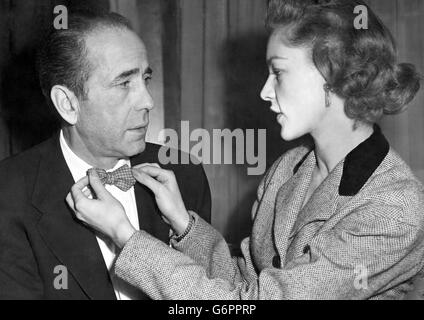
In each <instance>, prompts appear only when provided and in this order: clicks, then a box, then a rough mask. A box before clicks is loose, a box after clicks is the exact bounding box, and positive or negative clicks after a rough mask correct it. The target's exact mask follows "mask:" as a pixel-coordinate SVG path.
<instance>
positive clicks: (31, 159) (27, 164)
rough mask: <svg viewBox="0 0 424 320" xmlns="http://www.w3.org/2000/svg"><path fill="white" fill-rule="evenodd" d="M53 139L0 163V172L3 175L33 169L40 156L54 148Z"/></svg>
mask: <svg viewBox="0 0 424 320" xmlns="http://www.w3.org/2000/svg"><path fill="white" fill-rule="evenodd" d="M54 139H55V138H54V137H52V138H50V139H47V140H45V141H43V142H41V143H39V144H37V145H35V146H33V147H31V148H29V149H27V150H25V151H22V152H20V153H18V154H15V155H12V156H10V157H8V158H6V159H4V160H2V161H0V172H1V173H2V174H3V173H14V172H16V171H22V170H28V169H29V170H30V169H34V167H35V165H36V164H37V163H38V162H39V160H40V158H41V156H42V155H43V154H45V153H48V152H50V151H51V150H50V149H52V147H53V146H54ZM49 150H50V151H49Z"/></svg>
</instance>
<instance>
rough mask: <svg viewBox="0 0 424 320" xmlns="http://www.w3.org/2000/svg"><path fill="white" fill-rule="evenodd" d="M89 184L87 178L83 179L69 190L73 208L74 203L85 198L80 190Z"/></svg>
mask: <svg viewBox="0 0 424 320" xmlns="http://www.w3.org/2000/svg"><path fill="white" fill-rule="evenodd" d="M88 184H89V180H88V177H84V178H82V179H80V180H78V181H77V183H75V184H74V185H73V186H72V188H71V196H72V200H73V206H75V203H77V202H79V201H81V200H82V199H84V198H85V196H84V194H83V192H82V190H83V189H84V188H85V187H87V186H88Z"/></svg>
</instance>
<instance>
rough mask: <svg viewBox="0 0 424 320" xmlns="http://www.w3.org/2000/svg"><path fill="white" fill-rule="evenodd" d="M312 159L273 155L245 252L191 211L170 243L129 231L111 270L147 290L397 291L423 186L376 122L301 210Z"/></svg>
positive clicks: (225, 293)
mask: <svg viewBox="0 0 424 320" xmlns="http://www.w3.org/2000/svg"><path fill="white" fill-rule="evenodd" d="M315 161H316V159H315V154H314V152H313V151H312V150H311V149H308V148H306V147H299V148H296V149H294V150H292V151H289V152H287V153H286V154H285V155H283V156H282V157H281V158H280V159H279V160H278V161H276V162H275V163H274V165H273V166H272V168H271V169H270V170H269V171H268V173H267V175H266V176H265V178H264V179H263V181H262V182H261V184H260V186H259V189H258V194H257V201H256V202H255V204H254V206H253V209H252V214H253V219H254V223H253V229H252V232H251V236H250V237H249V238H246V239H245V240H243V242H242V244H241V249H242V253H243V255H242V257H238V258H236V257H233V258H232V257H231V256H230V251H229V249H228V245H227V244H226V242H225V240H224V239H223V238H222V236H221V235H220V234H219V233H218V232H217V231H216V230H215V229H214V228H212V227H211V226H210V225H208V224H207V223H206V222H204V221H203V220H202V219H201V218H200V217H199V216H198V215H196V214H195V213H192V215H193V217H194V218H195V223H194V226H193V227H192V229H191V231H190V232H189V234H188V235H187V236H186V237H185V238H184V239H183V240H181V241H180V242H178V243H177V242H176V241H175V240H171V245H172V246H173V247H174V248H175V249H172V248H170V247H168V246H166V245H165V244H164V243H163V242H160V241H158V240H156V239H155V238H153V237H152V236H150V235H149V234H147V233H146V232H144V231H140V232H137V233H135V234H134V235H133V236H132V238H131V239H130V240H129V241H128V243H127V244H126V245H125V247H124V249H123V250H122V252H121V253H120V255H119V258H118V259H117V262H116V265H115V272H116V273H117V275H118V276H119V277H121V278H123V279H124V280H126V281H128V282H130V283H131V284H133V285H135V286H137V287H139V288H140V289H141V290H143V291H144V292H146V293H147V294H148V295H149V296H151V297H152V298H153V299H218V300H220V299H225V300H229V299H370V298H372V299H401V298H403V297H404V295H405V293H406V292H407V291H408V290H410V288H411V285H410V280H411V278H413V277H414V276H415V275H416V274H417V273H418V272H419V271H420V270H421V269H422V268H423V266H424V229H423V227H424V193H423V186H422V185H421V183H420V182H419V181H418V180H417V179H416V178H415V177H414V175H413V173H412V172H411V170H410V169H409V167H408V166H407V165H406V164H405V163H404V162H403V161H402V160H401V158H400V157H399V155H398V154H397V153H395V152H394V151H393V150H392V149H390V147H389V144H388V142H387V141H386V139H385V138H384V136H383V135H382V133H381V131H380V129H379V128H378V127H376V128H375V130H374V133H373V134H372V135H371V137H370V138H368V139H367V140H366V141H364V142H363V143H362V144H360V145H359V146H358V147H356V148H355V149H354V150H353V151H352V152H350V153H349V154H348V155H347V156H346V158H345V159H343V160H342V161H341V162H340V163H339V164H338V165H337V166H336V168H335V169H334V170H333V171H332V172H331V173H330V174H329V175H328V177H327V178H326V179H325V181H324V182H323V183H322V184H321V185H320V186H319V187H318V189H317V190H316V191H315V192H314V194H313V195H312V197H311V198H310V200H309V201H308V202H307V203H306V205H305V206H304V207H303V209H301V206H302V203H303V200H304V197H305V195H306V193H307V189H308V186H309V182H310V179H311V174H312V171H313V168H314V165H315Z"/></svg>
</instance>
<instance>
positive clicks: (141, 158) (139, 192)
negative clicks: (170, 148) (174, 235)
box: [131, 150, 170, 243]
mask: <svg viewBox="0 0 424 320" xmlns="http://www.w3.org/2000/svg"><path fill="white" fill-rule="evenodd" d="M156 162H158V159H157V155H155V154H154V153H152V152H150V150H145V152H143V153H142V154H140V155H138V156H137V157H135V158H133V159H131V166H136V165H138V164H141V163H156ZM134 193H135V198H136V202H137V213H138V222H139V226H140V230H144V231H146V232H148V233H149V234H151V235H153V236H154V237H155V238H157V239H159V240H162V241H163V242H165V243H167V242H168V241H169V230H170V229H169V226H168V225H167V224H166V223H165V222H164V221H163V220H162V218H161V216H160V212H159V208H158V207H157V205H156V201H155V196H154V194H153V192H152V191H150V190H149V189H148V188H147V187H146V186H144V185H142V184H140V183H138V182H137V183H136V184H135V186H134Z"/></svg>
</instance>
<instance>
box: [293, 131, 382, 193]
mask: <svg viewBox="0 0 424 320" xmlns="http://www.w3.org/2000/svg"><path fill="white" fill-rule="evenodd" d="M389 149H390V146H389V143H388V142H387V140H386V138H385V137H384V135H383V134H382V132H381V129H380V127H379V126H378V125H374V132H373V134H372V135H371V136H370V137H369V138H368V139H367V140H365V141H364V142H362V143H361V144H360V145H358V146H357V147H356V148H355V149H353V150H352V151H351V152H350V153H349V154H348V155H347V156H346V158H345V161H344V165H343V174H342V178H341V180H340V185H339V195H341V196H354V195H356V194H357V193H358V192H359V190H361V188H362V187H363V186H364V184H365V183H366V182H367V181H368V179H369V178H370V177H371V176H372V174H373V173H374V171H375V170H376V169H377V168H378V166H379V165H380V164H381V162H383V160H384V158H385V157H386V155H387V153H388V152H389ZM308 155H309V152H308V153H307V154H306V155H305V156H304V157H303V158H302V160H301V161H300V162H299V163H298V164H297V165H296V166H295V168H294V170H293V172H294V173H296V171H297V170H298V169H299V168H300V166H301V165H302V163H303V162H304V161H305V160H306V158H307V157H308Z"/></svg>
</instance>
